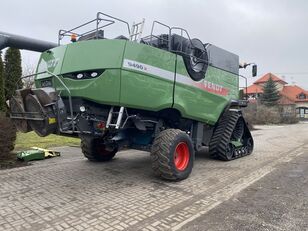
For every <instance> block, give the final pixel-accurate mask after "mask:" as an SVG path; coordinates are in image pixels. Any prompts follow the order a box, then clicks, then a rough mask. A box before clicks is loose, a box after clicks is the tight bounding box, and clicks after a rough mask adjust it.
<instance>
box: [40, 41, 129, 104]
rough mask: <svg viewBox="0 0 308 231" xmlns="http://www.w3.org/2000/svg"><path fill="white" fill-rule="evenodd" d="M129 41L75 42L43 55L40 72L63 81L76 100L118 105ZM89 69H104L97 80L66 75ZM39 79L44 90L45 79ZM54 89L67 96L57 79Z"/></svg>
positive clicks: (43, 76) (41, 76)
mask: <svg viewBox="0 0 308 231" xmlns="http://www.w3.org/2000/svg"><path fill="white" fill-rule="evenodd" d="M125 45H126V41H125V40H107V39H104V40H89V41H82V42H76V43H71V44H68V45H66V46H60V47H57V48H54V49H51V52H49V53H47V52H44V53H43V54H42V56H41V59H40V63H39V66H38V67H39V68H38V71H45V70H48V71H50V72H52V73H54V74H56V75H58V76H60V78H61V79H62V81H63V82H64V83H65V84H66V85H67V86H68V87H69V89H70V91H71V96H72V97H81V98H85V99H89V100H91V101H94V102H97V103H101V104H111V105H118V104H119V100H120V86H121V83H120V79H121V67H122V60H123V53H124V49H125ZM89 70H104V72H103V73H102V74H101V75H100V76H98V77H95V78H93V79H71V78H66V77H65V74H66V73H72V72H74V73H78V72H79V71H80V72H83V71H89ZM50 77H51V76H50V75H48V74H44V75H40V76H38V77H37V79H36V86H37V87H40V83H41V81H40V80H41V79H42V78H50ZM53 86H54V87H55V88H56V89H57V90H58V91H60V92H61V95H62V96H67V95H68V92H67V90H66V89H65V88H64V87H63V86H62V84H61V83H60V82H59V81H58V80H57V79H56V78H53Z"/></svg>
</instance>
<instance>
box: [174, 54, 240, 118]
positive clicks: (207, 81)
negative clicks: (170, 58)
mask: <svg viewBox="0 0 308 231" xmlns="http://www.w3.org/2000/svg"><path fill="white" fill-rule="evenodd" d="M237 98H238V76H237V75H235V74H231V73H229V72H226V71H222V70H220V69H217V68H214V67H212V66H209V67H208V70H207V72H206V75H205V78H204V79H203V80H201V81H194V80H192V79H191V78H190V77H189V74H188V73H187V71H186V68H185V65H184V62H183V59H182V57H181V56H178V61H177V73H176V84H175V95H174V108H176V109H178V110H179V111H180V112H181V113H182V115H183V117H186V118H191V119H195V120H198V121H202V122H205V123H209V124H215V123H216V122H217V120H218V118H219V116H220V114H221V112H222V111H223V110H224V108H225V106H226V105H227V103H228V101H229V100H230V99H237Z"/></svg>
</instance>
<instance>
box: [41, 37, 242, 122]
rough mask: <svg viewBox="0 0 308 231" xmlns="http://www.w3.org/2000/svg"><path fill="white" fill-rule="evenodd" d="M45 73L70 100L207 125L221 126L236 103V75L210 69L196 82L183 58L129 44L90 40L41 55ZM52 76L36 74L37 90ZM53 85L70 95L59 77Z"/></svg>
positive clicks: (61, 87)
mask: <svg viewBox="0 0 308 231" xmlns="http://www.w3.org/2000/svg"><path fill="white" fill-rule="evenodd" d="M98 69H104V70H105V71H104V72H103V74H102V75H101V76H99V77H97V78H93V79H84V80H77V79H70V78H64V77H63V75H64V74H66V73H72V72H79V71H88V70H98ZM44 70H48V71H50V72H52V73H54V74H56V75H58V76H60V78H61V79H62V81H63V82H64V83H65V84H66V86H67V87H68V88H69V89H70V91H71V96H72V97H81V98H85V99H88V100H91V101H94V102H97V103H100V104H108V105H119V106H125V107H129V108H136V109H143V110H149V111H159V110H162V109H166V108H175V109H177V110H179V111H180V113H181V114H182V117H184V118H189V119H194V120H197V121H201V122H205V123H209V124H214V123H215V122H217V120H218V118H219V116H220V114H221V113H222V111H223V110H224V108H225V107H226V105H227V104H228V102H229V101H230V99H238V81H239V80H238V76H237V75H235V74H231V73H229V72H226V71H223V70H220V69H217V68H214V67H211V66H209V68H208V70H207V72H206V75H205V78H204V80H202V81H199V82H195V81H193V80H192V79H191V78H190V77H189V74H188V73H187V71H186V68H185V65H184V62H183V58H182V56H179V55H176V54H174V53H171V52H168V51H165V50H162V49H158V48H155V47H152V46H148V45H145V44H140V43H136V42H130V41H126V40H107V39H104V40H89V41H82V42H76V43H72V44H69V45H65V46H60V47H57V48H54V49H51V52H49V53H47V52H44V53H43V54H42V55H41V58H40V62H39V65H38V69H37V71H38V72H40V71H44ZM49 77H51V76H50V75H48V74H44V75H37V77H36V86H37V87H41V85H40V81H41V80H42V79H43V78H49ZM205 82H210V83H211V84H218V85H219V86H221V87H222V88H224V89H225V90H226V91H227V94H224V95H222V94H216V93H215V92H214V93H213V92H210V91H208V90H207V89H202V87H200V86H201V85H202V84H204V83H205ZM53 87H55V88H56V89H57V90H60V91H61V95H62V96H67V91H66V90H65V89H64V87H63V86H62V85H61V83H60V82H59V81H58V80H57V79H56V78H53Z"/></svg>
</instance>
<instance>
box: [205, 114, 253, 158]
mask: <svg viewBox="0 0 308 231" xmlns="http://www.w3.org/2000/svg"><path fill="white" fill-rule="evenodd" d="M241 116H242V115H241V114H240V113H239V112H230V111H229V112H227V113H225V114H224V115H223V117H222V118H221V119H220V121H219V123H218V126H217V128H216V129H215V131H214V134H213V136H212V138H211V141H210V150H209V151H210V154H211V157H213V158H218V159H220V160H233V159H237V158H240V157H243V156H246V155H248V154H250V153H248V152H247V151H242V152H240V154H236V153H237V152H234V155H233V156H232V158H231V159H229V158H228V157H227V156H226V148H227V145H228V144H229V143H230V139H231V135H232V132H233V130H234V128H235V126H236V123H237V121H238V119H239V118H240V117H241ZM245 126H246V125H245Z"/></svg>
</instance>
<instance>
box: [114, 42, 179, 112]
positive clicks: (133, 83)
mask: <svg viewBox="0 0 308 231" xmlns="http://www.w3.org/2000/svg"><path fill="white" fill-rule="evenodd" d="M175 59H176V56H175V55H174V54H172V53H170V52H166V51H164V50H161V49H157V48H154V47H151V46H147V45H143V44H138V43H134V42H127V45H126V49H125V53H124V59H123V69H122V74H121V94H120V104H121V105H123V106H126V107H132V108H139V109H144V110H151V111H159V110H161V109H164V108H168V107H171V106H172V101H173V84H174V73H175Z"/></svg>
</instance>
